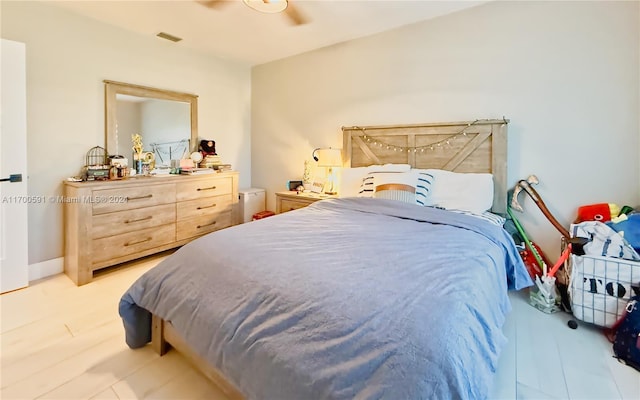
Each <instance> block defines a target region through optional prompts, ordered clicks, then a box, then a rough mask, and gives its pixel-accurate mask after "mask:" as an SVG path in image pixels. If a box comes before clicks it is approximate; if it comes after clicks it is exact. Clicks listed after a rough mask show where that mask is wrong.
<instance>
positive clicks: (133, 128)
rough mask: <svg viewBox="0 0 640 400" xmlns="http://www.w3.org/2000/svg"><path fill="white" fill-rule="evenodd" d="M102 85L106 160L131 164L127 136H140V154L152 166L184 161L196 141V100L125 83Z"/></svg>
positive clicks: (184, 94)
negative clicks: (145, 154) (151, 161)
mask: <svg viewBox="0 0 640 400" xmlns="http://www.w3.org/2000/svg"><path fill="white" fill-rule="evenodd" d="M104 82H105V100H106V101H105V110H106V131H105V147H106V149H107V152H108V154H109V155H110V156H114V155H120V156H123V157H125V158H127V159H128V160H129V164H131V163H132V161H133V159H132V157H133V154H132V153H133V151H132V141H131V136H132V135H134V134H140V136H141V137H142V144H143V151H144V152H150V153H153V156H154V159H155V166H156V168H158V167H169V166H170V165H171V160H179V159H181V158H185V157H188V156H189V154H190V153H191V151H192V149H193V148H194V147H195V145H196V141H197V96H196V95H192V94H188V93H180V92H174V91H169V90H162V89H155V88H150V87H144V86H139V85H132V84H127V83H120V82H113V81H104Z"/></svg>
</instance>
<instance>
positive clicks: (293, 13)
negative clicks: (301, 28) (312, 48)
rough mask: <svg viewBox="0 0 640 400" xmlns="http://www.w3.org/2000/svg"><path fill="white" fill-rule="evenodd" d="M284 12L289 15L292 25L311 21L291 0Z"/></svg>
mask: <svg viewBox="0 0 640 400" xmlns="http://www.w3.org/2000/svg"><path fill="white" fill-rule="evenodd" d="M284 14H285V15H286V16H287V19H288V20H289V22H290V23H291V24H292V25H303V24H306V23H307V22H309V20H308V19H307V17H305V16H304V15H303V14H302V13H301V12H300V11H298V8H297V7H295V6H294V5H293V4H291V1H289V4H288V5H287V8H285V10H284Z"/></svg>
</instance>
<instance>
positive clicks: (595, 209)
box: [576, 203, 611, 222]
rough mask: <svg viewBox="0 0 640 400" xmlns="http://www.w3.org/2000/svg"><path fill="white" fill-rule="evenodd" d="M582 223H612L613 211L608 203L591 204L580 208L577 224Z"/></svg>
mask: <svg viewBox="0 0 640 400" xmlns="http://www.w3.org/2000/svg"><path fill="white" fill-rule="evenodd" d="M582 221H600V222H607V221H611V210H610V209H609V204H608V203H599V204H590V205H587V206H581V207H578V218H577V219H576V222H582Z"/></svg>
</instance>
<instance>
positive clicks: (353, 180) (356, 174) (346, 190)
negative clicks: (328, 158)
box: [338, 164, 411, 197]
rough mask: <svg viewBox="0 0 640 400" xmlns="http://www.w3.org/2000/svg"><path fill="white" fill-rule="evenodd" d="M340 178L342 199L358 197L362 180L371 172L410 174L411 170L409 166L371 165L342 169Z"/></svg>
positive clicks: (339, 193) (339, 192)
mask: <svg viewBox="0 0 640 400" xmlns="http://www.w3.org/2000/svg"><path fill="white" fill-rule="evenodd" d="M341 170H342V171H341V176H340V188H339V190H338V195H339V196H340V197H357V196H358V193H359V192H360V186H361V185H362V180H363V179H364V178H365V177H366V176H367V174H368V173H369V172H408V171H409V170H411V165H409V164H384V165H370V166H368V167H356V168H342V169H341Z"/></svg>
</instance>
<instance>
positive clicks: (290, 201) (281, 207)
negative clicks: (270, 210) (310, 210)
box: [276, 191, 338, 214]
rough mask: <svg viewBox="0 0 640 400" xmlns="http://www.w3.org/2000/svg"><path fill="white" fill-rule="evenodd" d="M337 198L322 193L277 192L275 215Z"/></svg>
mask: <svg viewBox="0 0 640 400" xmlns="http://www.w3.org/2000/svg"><path fill="white" fill-rule="evenodd" d="M337 197H338V196H336V195H328V194H324V193H298V192H295V191H292V192H289V191H288V192H277V193H276V214H281V213H284V212H287V211H291V210H297V209H298V208H303V207H306V206H308V205H309V204H311V203H314V202H316V201H318V200H324V199H335V198H337Z"/></svg>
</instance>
